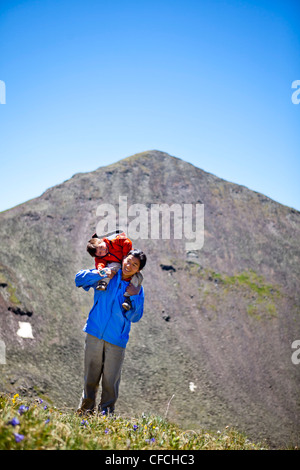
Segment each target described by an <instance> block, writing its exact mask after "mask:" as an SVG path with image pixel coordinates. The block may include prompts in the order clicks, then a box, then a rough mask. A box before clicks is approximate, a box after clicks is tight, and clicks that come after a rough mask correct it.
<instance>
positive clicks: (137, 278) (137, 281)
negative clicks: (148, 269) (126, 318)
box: [122, 272, 143, 310]
mask: <svg viewBox="0 0 300 470" xmlns="http://www.w3.org/2000/svg"><path fill="white" fill-rule="evenodd" d="M142 282H143V276H142V274H141V273H140V272H138V273H135V275H134V276H132V279H131V281H130V284H133V285H134V287H139V288H141V285H142ZM130 284H129V285H130ZM139 291H140V289H139ZM124 297H125V300H124V302H123V303H122V307H123V308H125V310H130V309H131V307H132V305H131V300H130V295H129V294H128V292H125V294H124Z"/></svg>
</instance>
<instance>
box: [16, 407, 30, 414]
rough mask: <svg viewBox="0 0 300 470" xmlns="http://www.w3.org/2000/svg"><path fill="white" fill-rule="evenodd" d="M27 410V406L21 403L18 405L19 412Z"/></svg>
mask: <svg viewBox="0 0 300 470" xmlns="http://www.w3.org/2000/svg"><path fill="white" fill-rule="evenodd" d="M28 410H29V406H25V405H21V406H20V407H19V410H18V411H19V414H20V415H22V414H23V413H25V411H28Z"/></svg>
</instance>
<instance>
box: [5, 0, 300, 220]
mask: <svg viewBox="0 0 300 470" xmlns="http://www.w3.org/2000/svg"><path fill="white" fill-rule="evenodd" d="M299 53H300V3H299V1H298V0H295V1H293V0H286V1H281V0H279V1H276V0H270V1H267V0H261V1H237V0H228V1H225V0H210V1H209V0H197V1H194V0H184V1H182V0H173V1H169V0H160V1H157V0H151V1H148V0H140V1H135V0H122V1H120V0H115V1H112V0H111V1H107V0H103V1H102V0H98V1H96V0H85V1H77V0H60V1H57V0H51V1H49V0H42V1H33V0H23V1H15V0H8V1H6V0H1V2H0V80H2V81H3V82H4V83H5V91H6V103H5V104H0V159H1V165H0V211H2V210H6V209H8V208H11V207H13V206H15V205H17V204H20V203H22V202H25V201H27V200H29V199H31V198H34V197H37V196H39V195H41V194H42V193H43V192H44V191H45V190H46V189H47V188H49V187H51V186H54V185H56V184H59V183H61V182H63V181H65V180H67V179H69V178H70V177H72V175H74V174H75V173H78V172H88V171H93V170H95V169H96V168H99V167H100V166H105V165H108V164H110V163H113V162H116V161H118V160H120V159H122V158H125V157H127V156H129V155H132V154H135V153H138V152H142V151H145V150H151V149H157V150H162V151H164V152H167V153H169V154H171V155H174V156H176V157H179V158H182V159H183V160H185V161H187V162H190V163H192V164H194V165H196V166H197V167H199V168H202V169H203V170H205V171H208V172H210V173H213V174H215V175H216V176H219V177H221V178H223V179H226V180H227V181H232V182H234V183H238V184H241V185H244V186H247V187H248V188H250V189H252V190H254V191H258V192H261V193H263V194H265V195H267V196H269V197H271V198H272V199H274V200H275V201H278V202H280V203H282V204H285V205H288V206H291V207H294V208H296V209H298V210H300V184H299V179H300V178H299V176H300V132H299V129H300V126H299V124H300V104H294V103H293V102H292V99H291V97H292V94H293V93H294V92H295V90H293V89H292V83H293V82H294V81H295V80H300V60H299V59H300V54H299ZM0 96H1V95H0ZM299 98H300V93H299Z"/></svg>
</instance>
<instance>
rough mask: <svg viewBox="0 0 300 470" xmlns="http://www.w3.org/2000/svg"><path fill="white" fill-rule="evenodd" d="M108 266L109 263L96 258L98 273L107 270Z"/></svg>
mask: <svg viewBox="0 0 300 470" xmlns="http://www.w3.org/2000/svg"><path fill="white" fill-rule="evenodd" d="M106 265H107V261H105V260H103V259H102V258H98V257H97V256H95V268H96V269H98V271H100V270H101V269H103V268H105V266H106Z"/></svg>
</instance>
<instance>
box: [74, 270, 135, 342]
mask: <svg viewBox="0 0 300 470" xmlns="http://www.w3.org/2000/svg"><path fill="white" fill-rule="evenodd" d="M100 279H102V278H101V276H100V275H99V273H98V271H97V270H96V269H92V270H88V269H86V270H81V271H79V272H78V273H77V274H76V276H75V284H76V286H77V287H82V288H83V289H84V290H86V291H88V290H89V289H90V288H91V287H92V288H94V289H95V287H97V284H98V281H100ZM128 285H129V281H122V269H120V270H119V271H118V272H117V274H116V275H115V276H114V277H113V278H112V279H111V280H110V282H109V284H108V286H107V289H106V290H105V291H99V290H96V289H95V290H94V305H93V307H92V309H91V311H90V313H89V316H88V319H87V321H86V324H85V326H84V328H83V331H85V332H86V333H89V334H90V335H92V336H96V337H97V338H99V339H104V340H105V341H107V342H108V343H112V344H116V345H117V346H121V347H122V348H125V347H126V344H127V342H128V339H129V331H130V327H131V323H135V322H137V321H139V320H140V319H141V318H142V316H143V312H144V289H143V287H141V290H140V292H139V294H137V295H131V296H130V299H131V303H132V308H131V309H130V310H128V311H126V310H125V309H124V308H123V307H122V303H123V302H124V300H125V297H124V293H125V290H126V287H127V286H128Z"/></svg>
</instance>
